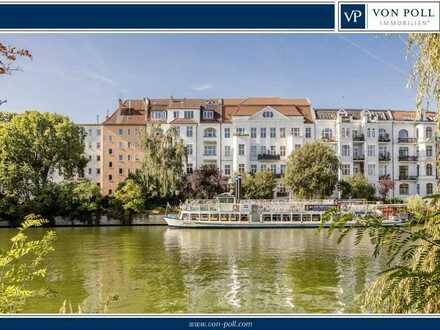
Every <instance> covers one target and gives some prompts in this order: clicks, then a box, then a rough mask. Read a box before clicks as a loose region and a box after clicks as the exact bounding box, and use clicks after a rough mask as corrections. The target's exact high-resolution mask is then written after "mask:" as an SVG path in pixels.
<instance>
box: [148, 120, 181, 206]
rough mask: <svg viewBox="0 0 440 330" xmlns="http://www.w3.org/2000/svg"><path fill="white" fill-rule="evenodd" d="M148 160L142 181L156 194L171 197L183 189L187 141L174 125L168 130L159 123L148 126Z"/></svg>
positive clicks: (151, 194)
mask: <svg viewBox="0 0 440 330" xmlns="http://www.w3.org/2000/svg"><path fill="white" fill-rule="evenodd" d="M142 145H143V151H144V160H143V167H142V176H143V178H142V182H143V183H144V185H145V187H146V189H147V190H148V193H149V195H150V196H152V197H160V198H165V197H170V196H173V195H175V194H176V192H177V191H178V189H180V186H181V183H182V176H183V167H182V162H183V159H184V155H185V150H184V147H183V144H182V143H181V141H180V139H179V138H178V136H177V131H176V129H175V128H174V127H171V128H169V129H168V130H167V131H166V132H164V131H163V130H162V129H161V128H160V127H159V126H157V125H147V127H146V130H145V134H144V136H143V137H142Z"/></svg>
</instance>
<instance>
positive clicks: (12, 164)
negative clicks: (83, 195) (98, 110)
mask: <svg viewBox="0 0 440 330" xmlns="http://www.w3.org/2000/svg"><path fill="white" fill-rule="evenodd" d="M84 137H85V133H84V131H83V129H82V128H81V127H79V126H77V125H75V124H74V123H73V122H72V121H70V119H68V118H67V117H65V116H61V115H57V114H52V113H47V112H42V113H40V112H36V111H27V112H25V113H23V114H20V115H16V116H14V117H13V118H12V119H11V121H10V122H7V123H4V124H2V125H0V186H1V189H2V191H3V193H8V194H11V195H16V196H18V197H19V198H20V199H31V198H35V197H36V196H38V195H39V194H40V193H42V192H43V191H44V190H45V189H46V188H47V186H48V184H49V182H50V176H51V174H52V173H59V175H61V176H62V177H64V178H66V179H69V178H72V177H74V176H75V175H82V173H83V169H84V167H85V165H86V164H87V159H86V158H85V156H84Z"/></svg>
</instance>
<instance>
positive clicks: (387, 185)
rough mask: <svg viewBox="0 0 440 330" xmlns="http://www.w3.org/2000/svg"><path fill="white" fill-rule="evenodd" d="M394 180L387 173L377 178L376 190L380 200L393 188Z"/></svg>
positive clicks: (385, 197) (384, 198)
mask: <svg viewBox="0 0 440 330" xmlns="http://www.w3.org/2000/svg"><path fill="white" fill-rule="evenodd" d="M393 188H394V181H393V180H391V178H390V176H389V175H384V176H381V177H380V178H379V186H378V188H377V191H378V193H379V195H380V196H381V197H382V200H383V201H385V200H386V199H387V196H388V193H389V192H390V191H391V190H393Z"/></svg>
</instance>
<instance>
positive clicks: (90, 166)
mask: <svg viewBox="0 0 440 330" xmlns="http://www.w3.org/2000/svg"><path fill="white" fill-rule="evenodd" d="M80 126H81V127H83V129H84V132H85V133H86V137H85V139H84V144H85V149H84V151H85V156H86V158H87V160H88V163H87V166H86V167H85V168H84V177H85V178H87V179H89V180H90V181H92V182H95V183H97V184H100V182H101V149H102V147H101V145H102V141H101V139H102V128H101V125H91V124H83V125H80Z"/></svg>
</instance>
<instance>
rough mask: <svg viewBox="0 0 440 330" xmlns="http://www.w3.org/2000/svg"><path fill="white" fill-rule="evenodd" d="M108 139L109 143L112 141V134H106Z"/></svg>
mask: <svg viewBox="0 0 440 330" xmlns="http://www.w3.org/2000/svg"><path fill="white" fill-rule="evenodd" d="M108 141H109V142H110V143H112V142H113V136H112V135H109V136H108Z"/></svg>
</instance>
